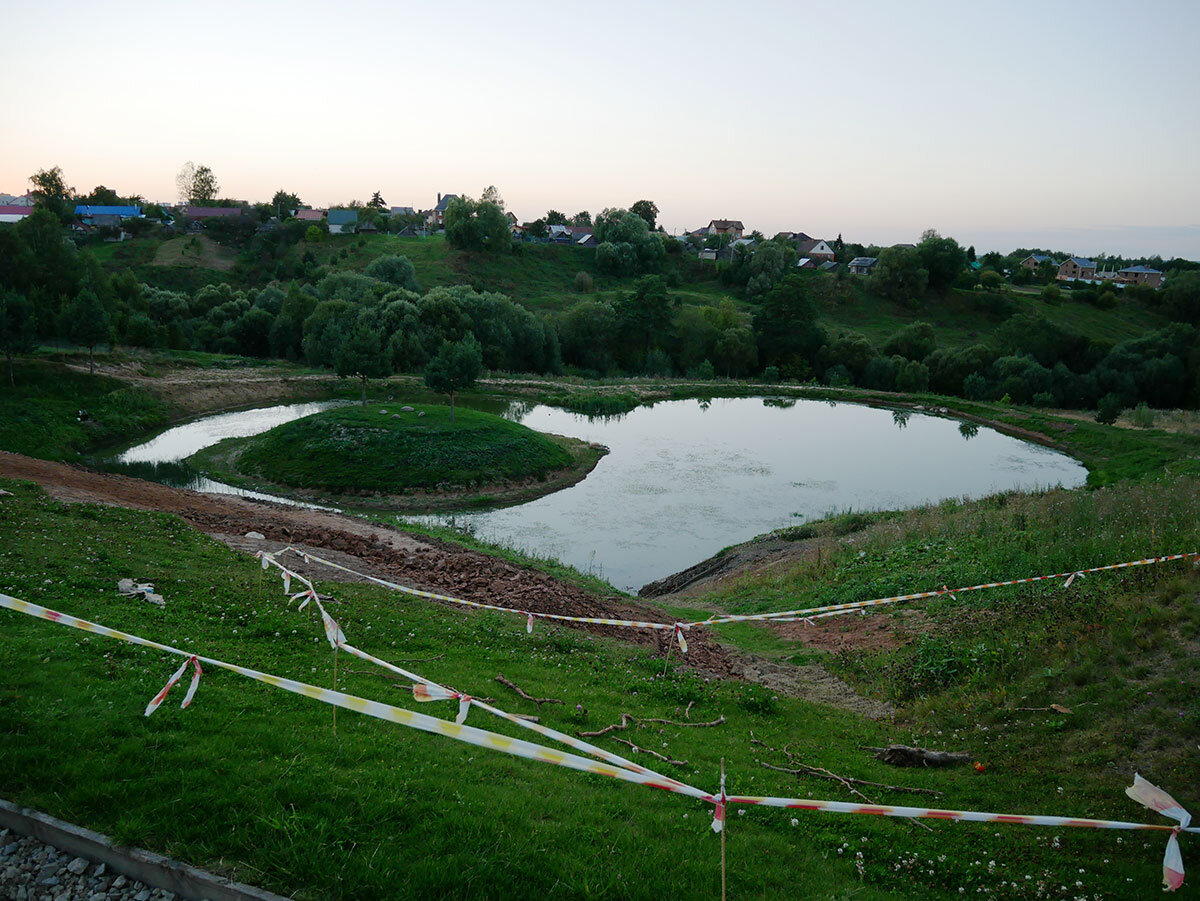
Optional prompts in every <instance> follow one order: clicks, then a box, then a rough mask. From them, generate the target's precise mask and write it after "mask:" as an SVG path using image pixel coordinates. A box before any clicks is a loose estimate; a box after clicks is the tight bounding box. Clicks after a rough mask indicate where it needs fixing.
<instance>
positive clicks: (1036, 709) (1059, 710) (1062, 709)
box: [1013, 704, 1071, 713]
mask: <svg viewBox="0 0 1200 901" xmlns="http://www.w3.org/2000/svg"><path fill="white" fill-rule="evenodd" d="M1013 710H1026V711H1033V712H1039V713H1040V712H1049V711H1054V712H1055V713H1070V712H1071V708H1070V707H1064V706H1063V705H1062V704H1051V705H1050V706H1049V707H1014V708H1013Z"/></svg>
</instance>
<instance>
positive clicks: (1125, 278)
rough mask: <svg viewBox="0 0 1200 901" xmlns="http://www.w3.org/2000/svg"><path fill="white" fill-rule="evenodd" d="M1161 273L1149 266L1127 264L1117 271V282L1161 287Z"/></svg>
mask: <svg viewBox="0 0 1200 901" xmlns="http://www.w3.org/2000/svg"><path fill="white" fill-rule="evenodd" d="M1162 277H1163V274H1162V273H1161V272H1160V271H1159V270H1157V269H1151V268H1150V267H1149V266H1128V267H1126V268H1125V269H1122V270H1121V271H1120V272H1118V273H1117V282H1118V283H1119V284H1123V285H1149V286H1150V287H1151V288H1160V287H1162Z"/></svg>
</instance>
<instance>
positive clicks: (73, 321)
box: [66, 288, 109, 374]
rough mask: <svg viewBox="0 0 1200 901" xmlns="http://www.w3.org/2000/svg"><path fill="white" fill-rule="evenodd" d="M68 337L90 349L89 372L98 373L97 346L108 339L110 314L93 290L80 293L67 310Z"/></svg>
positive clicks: (85, 289)
mask: <svg viewBox="0 0 1200 901" xmlns="http://www.w3.org/2000/svg"><path fill="white" fill-rule="evenodd" d="M66 315H67V337H69V338H70V339H71V341H73V342H74V343H75V344H78V345H80V346H81V347H86V348H87V349H88V371H89V372H90V373H93V374H94V373H95V372H96V357H95V350H96V345H97V344H99V343H100V342H102V341H105V340H107V339H108V332H109V323H108V313H107V312H106V311H105V309H104V305H103V304H101V303H100V298H99V297H97V296H96V292H95V291H93V290H92V289H91V288H84V289H83V290H82V291H80V292H79V295H78V296H77V297H76V298H75V301H74V302H73V303H72V304H71V305H70V306H69V307H68V308H67V311H66Z"/></svg>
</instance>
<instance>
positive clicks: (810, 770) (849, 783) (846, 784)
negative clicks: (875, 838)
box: [750, 730, 941, 832]
mask: <svg viewBox="0 0 1200 901" xmlns="http://www.w3.org/2000/svg"><path fill="white" fill-rule="evenodd" d="M750 742H751V743H752V744H756V745H761V746H762V747H764V748H766V749H767V750H768V751H775V753H777V754H783V756H784V757H786V758H787V759H788V762H789V763H791V764H792V765H793V766H794V767H795V768H794V769H787V768H785V767H781V766H774V765H773V764H770V763H763V761H761V760H760V761H759V762H758V763H759V766H763V767H766V768H767V769H769V770H775V771H777V772H780V773H790V774H791V775H793V776H816V777H818V778H820V779H831V780H833V781H834V782H838V783H840V784H841V786H842V788H844V789H846V791H848V792H850V793H851V794H853V795H858V797H860V798H862V799H863V800H864V801H866V802H867V803H868V804H874V803H875V801H874V800H872V799H871V798H868V797H867V796H866V795H864V794H863V793H862V792H860V791H859V790H858V789H857V788H855V787H854V786H855V785H871V786H875V787H877V788H890V789H897V790H899V791H916V792H929V793H930V794H934V795H940V794H941V792H937V791H933V790H932V789H920V788H916V789H908V788H903V787H901V786H898V785H884V784H883V783H880V782H867V781H865V780H862V779H855V778H853V777H852V776H841V775H838V774H837V773H835V772H833V771H832V770H827V769H825V767H823V766H809V765H808V764H806V763H801V762H800V761H798V760H796V759H795V757H794V756H793V754H792V752H791V751H789V750H788V748H787V746H786V745H785V746H784V748H783V750H782V751H776V749H775V748H772V747H771V746H770V745H768V744H767V743H766V742H762V741H759V740H758V739H757V738H755V737H754V731H753V730H751V732H750ZM909 822H910V823H912V824H913V825H914V826H919V827H920V828H922V829H924V830H925V831H926V832H933V829H931V828H930V827H929V824H928V823H922V822H921V821H920V820H918V819H912V820H909Z"/></svg>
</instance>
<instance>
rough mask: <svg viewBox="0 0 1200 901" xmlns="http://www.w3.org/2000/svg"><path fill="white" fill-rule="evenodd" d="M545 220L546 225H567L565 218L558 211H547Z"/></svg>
mask: <svg viewBox="0 0 1200 901" xmlns="http://www.w3.org/2000/svg"><path fill="white" fill-rule="evenodd" d="M545 219H546V224H547V225H566V224H567V217H566V216H564V215H563V214H562V213H560V212H559V211H558V210H547V211H546V216H545Z"/></svg>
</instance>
